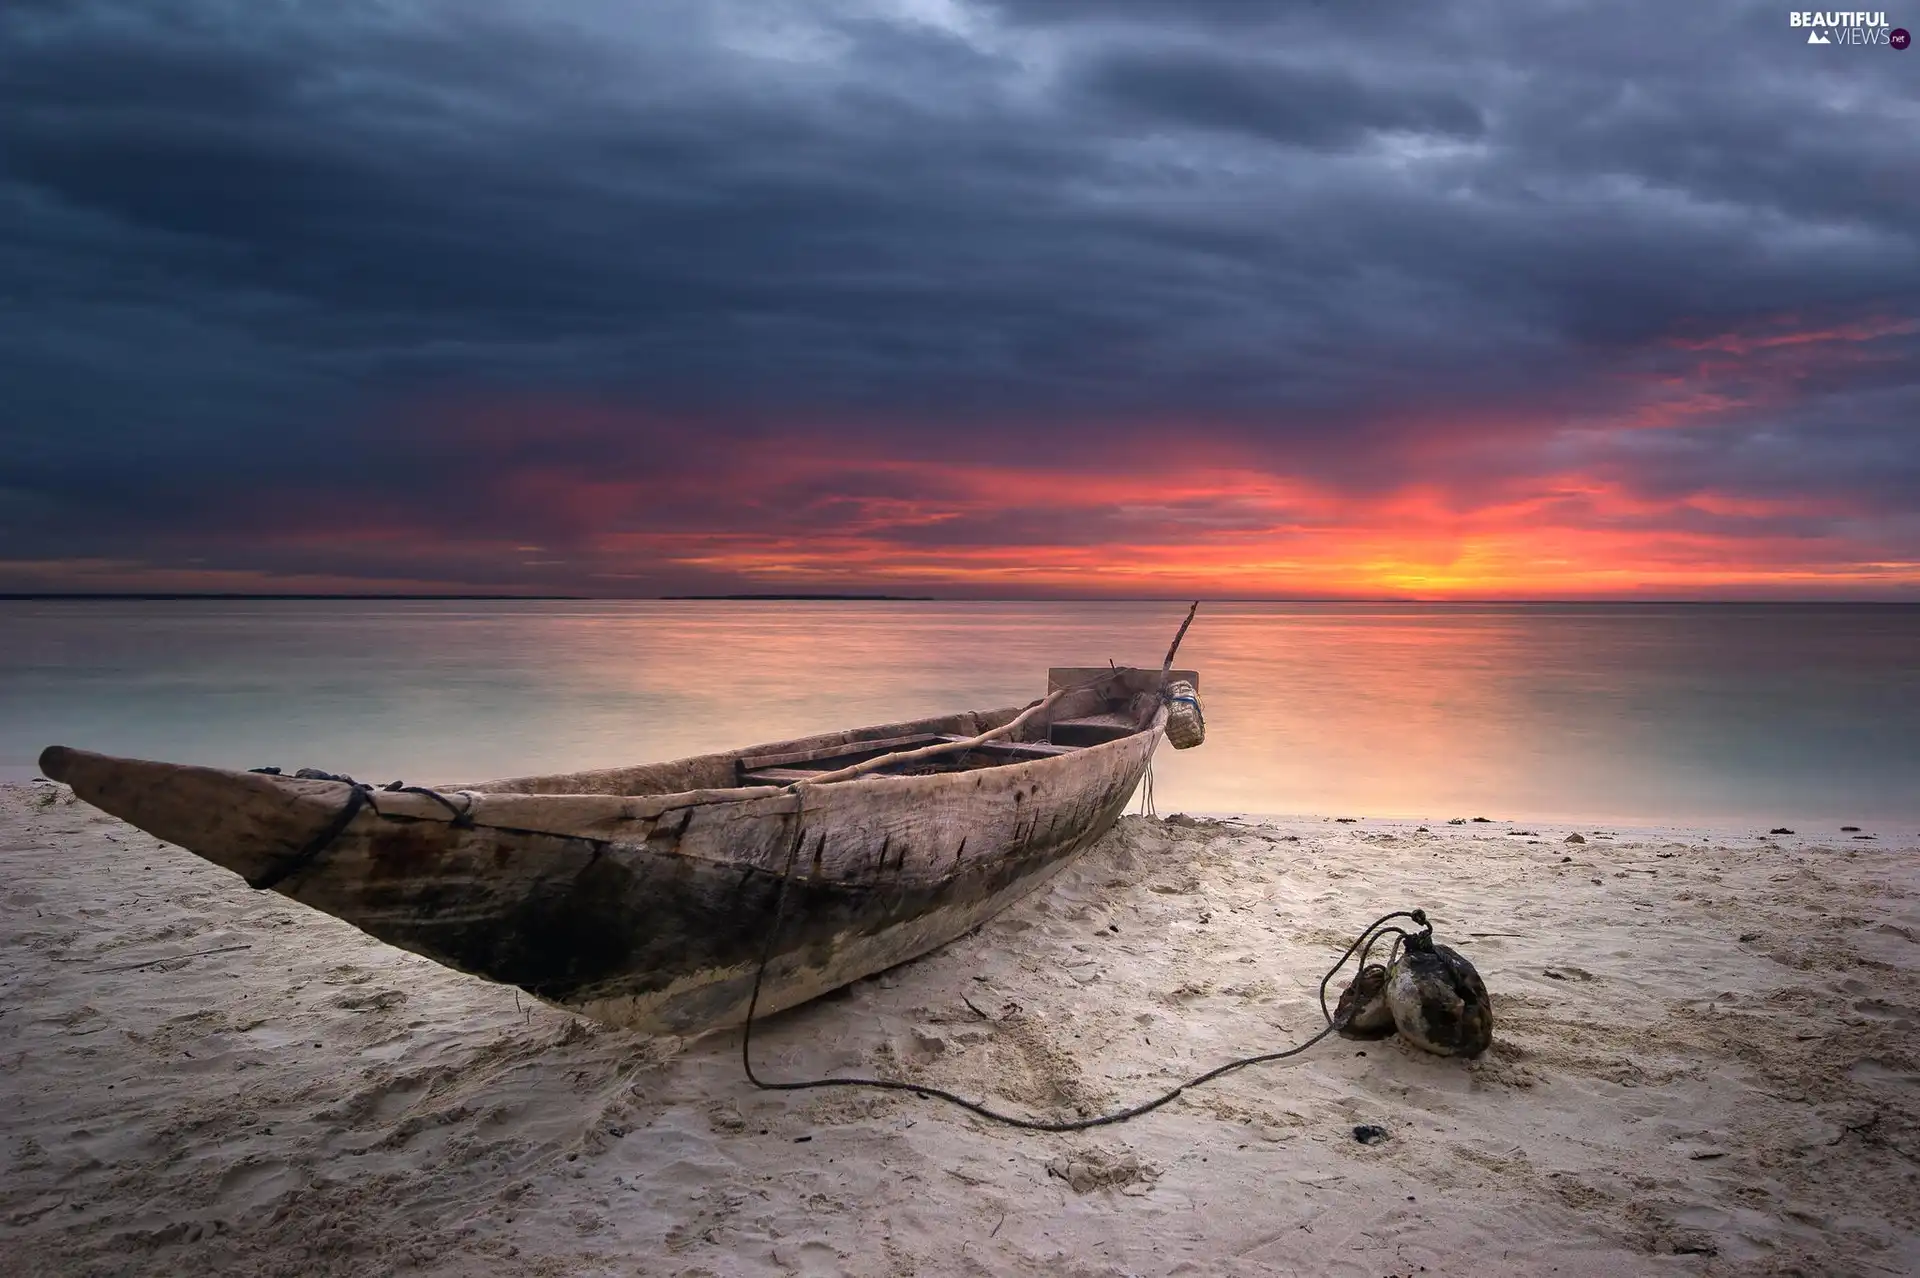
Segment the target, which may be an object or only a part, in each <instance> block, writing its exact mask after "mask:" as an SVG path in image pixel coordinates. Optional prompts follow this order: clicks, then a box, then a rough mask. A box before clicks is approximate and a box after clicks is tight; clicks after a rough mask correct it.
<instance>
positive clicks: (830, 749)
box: [740, 732, 952, 772]
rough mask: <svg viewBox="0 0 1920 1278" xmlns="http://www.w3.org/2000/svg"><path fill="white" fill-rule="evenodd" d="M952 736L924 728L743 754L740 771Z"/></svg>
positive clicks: (882, 750)
mask: <svg viewBox="0 0 1920 1278" xmlns="http://www.w3.org/2000/svg"><path fill="white" fill-rule="evenodd" d="M951 739H952V738H948V737H942V736H939V735H936V734H934V733H931V732H921V733H916V734H915V735H913V736H910V737H880V738H876V739H875V740H872V741H841V742H838V743H836V744H834V745H830V746H815V747H814V748H813V749H811V750H800V751H795V752H792V753H788V754H758V755H743V756H742V757H741V759H740V771H742V772H759V771H761V770H763V769H765V768H790V767H792V766H793V765H795V764H797V763H820V762H823V761H826V760H832V761H834V762H835V763H840V762H843V761H847V760H851V759H854V758H856V757H859V756H862V755H867V756H871V755H876V754H888V753H891V752H892V751H895V750H911V749H913V748H915V747H917V746H923V745H932V744H933V743H934V742H936V741H946V740H951Z"/></svg>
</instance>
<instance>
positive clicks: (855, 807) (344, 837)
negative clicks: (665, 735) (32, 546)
mask: <svg viewBox="0 0 1920 1278" xmlns="http://www.w3.org/2000/svg"><path fill="white" fill-rule="evenodd" d="M1170 661H1171V657H1169V662H1170ZM1170 678H1171V679H1175V680H1185V681H1187V682H1189V683H1192V684H1194V685H1195V686H1196V687H1197V686H1198V676H1197V675H1195V674H1194V673H1193V672H1191V671H1177V672H1170V671H1167V670H1164V669H1162V670H1143V669H1133V668H1124V667H1123V668H1117V669H1113V668H1105V669H1063V670H1054V671H1052V672H1051V674H1050V678H1049V682H1050V692H1049V695H1048V697H1047V698H1046V699H1045V700H1043V701H1041V702H1039V703H1037V704H1035V705H1033V706H1031V707H1028V708H1026V709H1025V710H1022V709H1021V708H1019V707H1007V708H1002V709H997V710H974V711H967V712H963V713H960V714H952V715H946V716H943V717H940V718H934V719H921V720H916V721H913V722H909V723H890V724H884V725H881V726H878V727H871V728H859V729H854V730H851V731H845V732H834V733H827V734H824V735H821V736H815V737H807V738H803V739H801V740H797V741H782V742H779V743H776V744H772V745H763V746H755V747H751V748H748V749H745V750H738V751H734V752H732V753H727V754H709V755H701V756H698V757H695V758H688V759H680V760H677V761H675V762H671V763H658V764H649V765H643V766H640V767H632V768H614V769H609V770H606V771H598V772H581V773H573V774H567V775H557V776H539V777H516V778H512V779H509V780H503V781H490V782H485V783H482V784H478V785H471V786H464V787H452V788H445V789H440V790H427V789H424V788H417V787H410V788H407V789H392V788H389V789H383V790H374V789H372V788H371V787H367V786H362V785H356V784H352V783H349V782H348V781H346V780H340V779H336V780H315V779H302V778H299V777H288V776H280V775H267V774H263V773H260V772H233V771H225V770H222V769H219V768H207V767H195V766H188V765H183V764H174V763H156V762H149V761H145V760H138V759H120V758H113V757H110V756H107V755H100V754H90V753H87V752H84V751H80V750H72V749H68V748H66V747H62V746H54V747H51V748H49V749H48V750H47V751H45V752H44V753H43V754H42V755H41V756H40V767H41V770H42V771H43V772H45V773H46V775H47V776H49V777H52V778H53V779H54V780H56V781H63V782H66V783H67V784H69V785H71V786H72V787H73V789H74V791H75V793H76V794H78V795H79V797H80V798H82V799H85V800H86V801H87V802H89V803H92V804H94V805H95V806H96V807H99V808H102V809H104V810H106V811H107V812H110V813H112V814H113V815H115V816H117V817H120V818H122V819H124V820H126V821H128V822H130V823H132V824H133V825H136V826H138V827H140V828H141V829H143V830H146V831H147V832H149V833H150V834H153V835H154V836H156V837H158V838H160V839H163V840H165V841H167V842H169V843H175V844H178V845H180V846H181V847H184V848H186V849H187V850H188V851H191V852H193V853H195V854H197V855H199V856H201V857H204V858H206V859H207V860H209V861H212V862H213V863H214V864H216V865H220V866H224V867H226V868H227V869H230V870H232V871H234V872H235V873H237V874H239V875H241V876H242V877H243V878H245V879H246V880H247V881H248V882H249V883H250V884H252V885H254V886H256V887H263V888H264V887H271V888H273V889H274V890H276V891H278V892H280V893H282V894H283V895H285V896H288V897H291V898H292V899H294V900H296V901H299V902H300V903H301V904H303V905H307V906H310V907H312V908H313V909H316V910H319V911H321V912H323V913H326V914H331V915H333V916H334V917H335V918H338V919H343V920H345V921H346V922H348V923H351V924H353V925H354V926H355V927H357V928H359V929H361V930H362V931H364V932H366V933H368V934H369V935H372V936H375V937H378V938H379V939H380V940H383V941H386V942H388V943H389V944H392V945H397V946H399V947H400V948H402V949H406V950H411V951H413V952H414V953H416V954H421V955H424V956H426V957H427V958H430V959H433V960H435V961H436V962H439V963H444V964H446V965H447V966H448V967H452V968H457V969H459V970H460V971H463V972H470V973H472V974H474V975H477V976H483V977H486V978H488V979H490V980H495V981H500V982H504V983H506V984H511V985H516V986H518V987H520V988H521V989H523V990H525V991H527V992H528V993H529V994H532V995H534V996H535V997H537V998H540V999H543V1000H545V1001H547V1002H550V1003H555V1004H558V1005H560V1006H563V1007H566V1008H569V1009H572V1010H575V1011H578V1012H580V1013H582V1014H584V1015H587V1016H591V1017H594V1018H597V1019H599V1020H603V1021H607V1022H610V1023H612V1024H616V1025H622V1026H629V1027H633V1028H637V1029H642V1030H647V1031H651V1032H656V1033H672V1034H682V1035H688V1034H695V1033H699V1032H702V1031H705V1030H709V1029H713V1028H717V1027H720V1026H726V1025H731V1024H737V1023H739V1022H740V1021H741V1020H743V1019H744V1018H745V1016H746V1012H747V1004H748V998H749V995H750V992H751V990H752V987H753V982H754V978H755V973H756V971H757V970H758V969H759V964H760V961H761V957H762V954H763V952H764V947H765V946H766V943H767V936H768V933H769V929H770V928H772V926H773V923H774V912H775V902H776V897H777V894H778V892H779V889H780V884H781V882H782V880H783V878H785V879H787V880H788V887H787V894H786V898H785V901H784V903H783V905H782V922H781V926H780V928H779V932H778V941H777V944H776V945H775V947H774V949H773V951H772V953H771V956H770V957H769V959H768V962H767V966H766V970H765V975H764V980H763V985H762V988H761V993H760V1000H759V1005H758V1006H759V1010H760V1012H762V1013H765V1012H773V1011H777V1010H779V1009H781V1008H785V1007H791V1006H793V1005H795V1004H797V1003H801V1002H804V1001H806V1000H807V999H810V998H814V997H815V996H817V995H820V994H823V993H825V992H827V991H828V990H831V989H834V988H836V987H838V986H840V985H844V984H846V983H847V982H849V981H852V980H856V979H858V978H860V977H863V976H868V975H871V974H872V973H874V972H878V971H880V970H882V969H884V968H887V967H890V966H892V965H894V964H896V963H901V962H904V961H906V960H907V959H911V958H915V957H917V956H919V955H922V954H925V953H926V952H928V951H929V950H932V949H934V948H936V947H937V946H940V945H943V944H945V943H946V942H947V941H950V940H952V939H954V938H955V937H957V936H960V935H961V934H963V933H965V932H967V931H969V930H970V929H972V928H974V927H976V926H978V925H979V924H980V923H981V922H983V921H984V920H986V919H988V918H989V917H991V916H992V915H993V914H994V913H995V912H996V911H998V910H1000V909H1002V908H1003V907H1005V906H1006V905H1007V904H1008V903H1009V902H1011V901H1014V900H1016V899H1018V898H1019V897H1021V896H1023V895H1025V894H1026V893H1028V892H1031V891H1033V890H1034V889H1035V888H1036V887H1038V886H1040V885H1041V884H1043V883H1045V882H1046V881H1047V880H1048V879H1050V878H1051V877H1052V876H1053V875H1054V874H1056V873H1057V872H1058V871H1059V870H1060V869H1062V868H1063V867H1064V866H1065V865H1066V864H1067V863H1068V862H1070V861H1071V860H1072V859H1073V858H1074V857H1075V856H1076V855H1077V854H1079V853H1080V852H1081V851H1083V850H1084V849H1086V848H1087V847H1088V846H1090V845H1091V844H1092V843H1093V842H1094V841H1095V840H1096V839H1098V838H1099V837H1100V836H1101V835H1102V834H1103V833H1105V832H1106V831H1107V830H1108V828H1110V827H1111V826H1112V825H1113V823H1114V822H1115V821H1116V820H1117V819H1118V818H1119V816H1120V814H1121V812H1122V810H1123V809H1124V808H1125V806H1126V803H1127V800H1128V798H1129V796H1131V795H1132V794H1133V791H1134V789H1135V787H1136V786H1137V785H1138V784H1139V783H1140V780H1141V778H1142V776H1143V775H1145V773H1146V770H1147V766H1148V763H1149V761H1150V760H1151V759H1152V757H1153V753H1154V749H1155V747H1156V746H1157V745H1158V743H1159V741H1160V739H1161V737H1162V736H1163V735H1164V734H1165V731H1166V723H1167V715H1168V705H1167V701H1166V694H1165V689H1166V687H1167V686H1168V682H1169V679H1170ZM396 785H397V783H396ZM789 867H791V870H792V873H791V876H789V875H788V874H787V871H788V868H789Z"/></svg>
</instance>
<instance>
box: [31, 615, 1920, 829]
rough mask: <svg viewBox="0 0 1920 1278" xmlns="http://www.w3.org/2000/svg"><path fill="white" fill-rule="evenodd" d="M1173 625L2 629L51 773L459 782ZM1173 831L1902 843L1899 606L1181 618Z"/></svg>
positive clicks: (705, 737)
mask: <svg viewBox="0 0 1920 1278" xmlns="http://www.w3.org/2000/svg"><path fill="white" fill-rule="evenodd" d="M1183 613H1184V607H1183V606H1180V605H1175V604H1168V603H1145V602H1108V603H891V602H820V603H810V602H809V603H787V602H721V601H715V602H705V601H689V602H668V601H662V602H651V601H641V602H507V603H499V602H466V601H432V602H418V601H378V602H369V601H306V600H250V601H226V600H186V601H91V600H89V601H0V779H11V780H23V779H26V778H28V777H31V776H33V775H35V769H34V766H33V761H34V759H35V758H36V756H37V755H38V753H39V751H40V749H41V748H42V747H43V746H46V745H49V744H54V743H59V744H65V745H73V746H79V747H83V748H86V749H92V750H100V751H106V752H109V753H117V754H130V755H137V756H143V757H148V758H164V759H175V760H181V761H186V762H195V763H209V764H216V765H221V766H228V767H240V768H245V767H254V766H258V765H262V764H277V765H280V766H282V767H285V768H289V769H291V768H296V767H302V766H313V767H320V768H325V769H327V770H329V771H335V772H349V773H352V774H353V775H355V776H358V777H361V778H363V779H370V780H379V781H386V780H390V779H393V778H396V777H400V778H404V779H406V780H408V781H413V782H451V781H476V780H482V779H485V778H488V777H496V776H509V775H516V774H520V775H523V774H528V773H536V772H545V771H560V770H573V769H579V768H589V767H599V766H609V765H614V764H619V763H627V762H636V761H642V760H650V759H662V758H672V757H676V756H679V755H685V754H694V753H700V752H704V751H708V750H715V749H725V748H731V747H735V746H742V745H748V744H753V743H757V742H764V741H774V740H779V739H781V738H785V737H792V736H799V735H803V734H806V733H811V732H816V731H822V730H827V729H833V728H839V727H850V726H855V725H861V724H868V723H881V722H886V721H889V720H895V719H905V718H911V717H914V716H919V715H925V714H934V713H942V712H946V711H950V710H958V709H966V708H973V707H987V706H997V705H1008V704H1015V703H1024V702H1027V701H1030V700H1032V699H1034V698H1035V697H1038V696H1040V695H1041V694H1042V693H1043V692H1044V690H1045V679H1046V671H1047V667H1049V666H1054V665H1095V664H1101V663H1104V662H1106V661H1108V660H1113V661H1118V662H1120V663H1122V664H1134V665H1152V666H1157V665H1158V664H1159V662H1160V658H1161V656H1162V654H1163V653H1164V652H1165V649H1166V645H1167V643H1168V641H1169V640H1170V639H1171V637H1172V634H1173V631H1174V629H1175V627H1176V626H1177V625H1178V623H1179V620H1180V617H1181V616H1182V615H1183ZM1179 664H1180V665H1182V666H1189V667H1193V668H1197V669H1198V670H1199V671H1200V672H1201V699H1202V701H1203V703H1204V704H1205V708H1206V714H1207V725H1208V740H1207V744H1206V745H1205V746H1203V747H1201V748H1200V749H1197V750H1193V751H1189V752H1175V751H1173V750H1171V749H1167V750H1163V751H1162V752H1161V754H1160V755H1159V757H1158V759H1157V761H1156V764H1155V769H1156V771H1155V796H1156V799H1157V802H1158V806H1159V808H1160V810H1161V811H1163V812H1168V811H1177V810H1178V811H1188V812H1252V813H1312V814H1320V815H1328V816H1357V817H1368V816H1372V817H1380V816H1411V817H1419V818H1422V819H1435V820H1444V819H1447V818H1449V817H1455V816H1464V817H1472V816H1482V815H1484V816H1488V817H1491V818H1494V819H1496V820H1527V819H1548V818H1565V819H1592V820H1596V821H1614V822H1621V823H1627V822H1677V823H1732V824H1737V825H1741V826H1746V825H1753V826H1769V825H1773V824H1780V823H1788V824H1792V823H1794V822H1811V823H1815V825H1816V828H1820V829H1832V828H1835V827H1837V825H1838V824H1839V823H1841V822H1848V823H1852V824H1859V825H1863V826H1866V827H1867V828H1869V829H1874V828H1880V827H1885V828H1884V829H1883V831H1882V832H1883V833H1885V834H1888V835H1893V834H1901V835H1911V834H1912V833H1913V832H1914V831H1915V829H1920V607H1913V606H1900V605H1892V606H1884V607H1881V606H1864V605H1862V606H1853V605H1839V606H1811V605H1809V606H1768V605H1712V606H1685V605H1672V606H1669V605H1517V606H1512V605H1431V604H1406V605H1397V604H1364V605H1355V604H1253V603H1220V604H1204V605H1202V608H1201V612H1200V615H1199V618H1198V619H1197V620H1196V621H1195V623H1194V626H1193V629H1192V631H1191V632H1190V633H1189V635H1188V636H1187V639H1186V642H1185V644H1184V646H1183V647H1182V649H1181V654H1180V660H1179Z"/></svg>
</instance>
